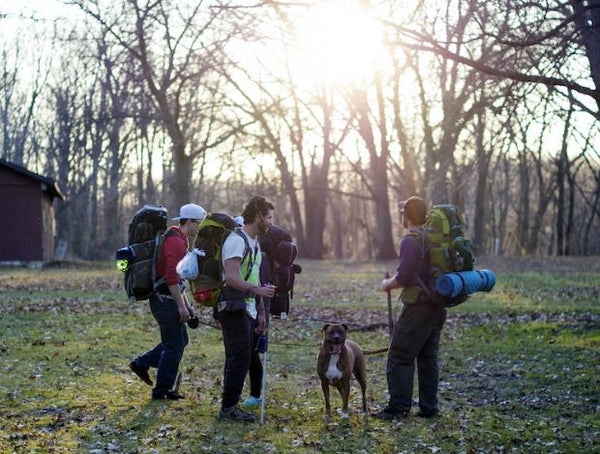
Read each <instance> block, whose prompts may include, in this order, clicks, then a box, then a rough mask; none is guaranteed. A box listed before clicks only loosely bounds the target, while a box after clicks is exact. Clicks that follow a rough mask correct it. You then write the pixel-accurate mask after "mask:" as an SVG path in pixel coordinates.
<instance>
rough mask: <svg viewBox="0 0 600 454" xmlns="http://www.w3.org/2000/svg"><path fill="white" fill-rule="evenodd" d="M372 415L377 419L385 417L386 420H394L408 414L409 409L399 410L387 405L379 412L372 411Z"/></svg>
mask: <svg viewBox="0 0 600 454" xmlns="http://www.w3.org/2000/svg"><path fill="white" fill-rule="evenodd" d="M371 416H372V417H373V418H376V419H384V420H386V421H393V420H395V419H402V418H406V417H407V416H408V412H407V411H398V410H394V409H393V408H391V407H389V406H387V405H386V406H385V407H384V408H383V409H382V410H379V411H378V412H375V413H371Z"/></svg>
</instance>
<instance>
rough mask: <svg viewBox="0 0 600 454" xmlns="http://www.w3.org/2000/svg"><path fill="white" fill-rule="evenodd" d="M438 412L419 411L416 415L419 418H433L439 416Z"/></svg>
mask: <svg viewBox="0 0 600 454" xmlns="http://www.w3.org/2000/svg"><path fill="white" fill-rule="evenodd" d="M439 415H440V414H439V412H438V411H430V412H426V411H420V412H418V413H417V416H418V417H419V418H435V417H437V416H439Z"/></svg>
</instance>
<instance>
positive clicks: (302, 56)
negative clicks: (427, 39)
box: [295, 0, 383, 83]
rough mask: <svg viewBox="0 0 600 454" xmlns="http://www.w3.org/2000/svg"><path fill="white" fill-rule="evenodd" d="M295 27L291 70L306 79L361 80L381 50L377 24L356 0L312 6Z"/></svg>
mask: <svg viewBox="0 0 600 454" xmlns="http://www.w3.org/2000/svg"><path fill="white" fill-rule="evenodd" d="M295 29H296V45H297V50H298V52H297V55H296V59H297V65H296V66H297V67H296V69H295V72H296V75H297V76H299V77H300V78H302V79H304V80H305V81H307V82H313V83H314V82H327V83H344V82H361V81H363V80H365V79H367V78H368V77H369V76H370V74H371V73H372V72H373V69H374V64H375V63H376V62H377V60H378V59H379V58H380V55H381V54H382V53H383V46H382V34H381V28H380V26H379V25H378V24H377V22H376V21H375V20H374V18H373V17H371V15H370V14H369V12H368V10H366V9H364V8H361V7H360V6H359V5H358V2H357V1H356V0H354V1H351V0H332V1H327V2H324V3H322V4H321V5H318V6H315V7H313V8H311V9H310V10H309V11H308V12H307V13H306V14H305V15H304V16H303V17H302V18H300V19H299V21H298V22H297V23H296V27H295Z"/></svg>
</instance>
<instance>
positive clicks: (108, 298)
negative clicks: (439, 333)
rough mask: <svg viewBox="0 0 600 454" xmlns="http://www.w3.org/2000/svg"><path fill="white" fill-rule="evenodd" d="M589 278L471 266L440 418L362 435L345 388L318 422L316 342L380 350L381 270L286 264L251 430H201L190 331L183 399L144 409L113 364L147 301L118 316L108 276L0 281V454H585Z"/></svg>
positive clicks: (591, 303) (379, 363)
mask: <svg viewBox="0 0 600 454" xmlns="http://www.w3.org/2000/svg"><path fill="white" fill-rule="evenodd" d="M598 262H600V260H598V258H588V259H573V258H569V259H563V260H558V259H544V260H541V259H510V260H503V261H498V260H496V261H493V260H491V259H489V260H487V261H486V260H484V259H482V260H481V263H479V267H490V268H491V269H493V270H495V271H496V274H497V284H496V288H495V289H494V290H493V291H492V292H491V293H489V294H477V295H475V296H473V297H472V298H471V299H470V300H469V301H468V302H467V303H465V304H463V305H461V306H458V307H456V308H453V309H450V310H449V314H448V320H447V322H446V325H445V328H444V331H443V338H442V346H441V356H440V362H441V377H440V378H441V383H440V405H441V416H440V417H439V418H436V419H433V420H423V419H421V418H418V417H416V416H411V417H409V418H407V419H405V420H402V421H399V422H395V423H389V422H385V421H378V420H374V419H372V418H369V419H367V420H365V419H364V418H363V416H362V415H361V414H360V413H359V412H358V408H360V392H359V390H358V387H357V386H356V383H355V382H353V390H352V394H351V415H350V418H349V419H347V420H343V419H341V418H340V415H339V414H337V413H336V414H334V415H333V417H332V419H331V421H330V422H329V423H326V422H325V420H324V419H323V397H322V393H321V391H320V386H319V382H318V380H317V378H316V372H315V359H316V354H317V349H318V345H319V343H320V329H321V327H322V325H323V324H324V323H326V322H328V321H342V322H345V323H347V324H348V325H349V326H350V329H351V331H350V333H349V337H350V338H352V339H353V340H355V341H357V342H358V343H359V344H360V345H361V346H362V347H363V349H364V350H372V349H377V348H381V347H386V346H387V344H388V334H387V328H386V327H385V326H382V325H383V324H384V323H385V322H386V321H387V309H386V298H385V294H382V293H380V292H378V291H376V289H377V287H378V283H379V281H380V280H381V277H382V275H383V272H384V271H385V269H386V268H387V269H390V270H392V269H393V267H394V264H393V263H386V264H374V263H362V264H357V263H335V262H332V261H325V262H302V261H301V262H300V263H301V264H302V265H303V267H304V272H303V273H302V274H301V275H300V276H298V279H297V288H296V291H295V298H294V300H293V309H292V313H291V315H290V317H289V319H288V320H287V321H285V322H283V321H280V320H274V321H272V322H271V329H270V348H269V352H268V389H267V405H266V411H265V424H264V425H263V426H260V425H259V424H258V423H256V424H251V425H235V424H227V423H220V422H217V421H216V415H217V412H218V410H219V402H220V393H221V379H222V369H223V345H222V339H221V336H220V331H218V330H216V329H214V328H212V327H210V326H206V325H201V327H200V328H198V329H196V330H190V338H191V343H190V345H189V346H188V348H187V349H186V352H185V355H184V359H183V362H182V370H183V372H184V378H183V383H182V386H181V391H182V392H183V393H185V394H186V396H187V397H188V398H187V399H185V400H182V401H177V402H156V401H152V400H150V388H149V387H147V386H146V385H144V384H143V383H142V382H141V381H139V379H137V377H136V376H134V375H133V374H132V373H131V372H130V371H129V369H128V367H127V364H128V362H129V361H130V360H131V359H132V358H134V357H135V356H136V355H138V354H140V353H142V352H144V351H145V350H147V349H148V348H150V347H152V346H153V345H154V344H155V343H156V342H157V340H158V330H157V328H156V326H155V322H154V320H153V318H152V316H151V314H150V311H149V308H148V306H147V303H146V302H138V303H135V304H131V303H128V302H127V301H126V299H125V297H124V293H123V290H122V286H121V279H122V275H121V274H120V273H119V272H118V271H116V270H115V269H114V268H113V267H112V264H109V263H100V264H90V263H79V264H69V265H68V266H63V267H56V268H45V269H42V270H31V269H17V268H6V269H0V452H3V453H4V452H19V453H20V452H88V453H122V452H127V453H133V452H141V453H161V452H191V453H192V452H193V453H195V452H209V453H219V452H223V453H229V452H231V453H239V452H249V453H265V452H267V453H268V452H291V451H293V452H301V453H302V452H306V453H308V452H325V453H334V452H337V453H392V452H398V453H400V452H405V453H438V452H439V453H455V452H456V453H458V452H464V453H504V452H517V453H553V452H555V453H565V452H573V453H584V452H585V453H591V452H600V418H599V416H598V415H599V414H600V412H599V410H600V402H599V396H600V380H599V378H598V377H599V375H600V303H599V300H600V298H599V297H600V265H599V264H598ZM394 309H395V311H396V312H397V311H398V310H399V306H398V305H397V304H396V303H394ZM204 321H206V322H209V321H210V317H209V311H207V310H205V311H204ZM374 327H375V328H374ZM385 364H386V356H385V354H383V355H382V354H380V355H370V356H368V361H367V368H368V371H367V372H368V376H369V390H368V393H369V406H370V408H371V409H373V410H374V409H377V408H378V407H379V406H381V405H383V404H384V403H385V401H386V391H387V388H386V379H385ZM246 396H247V394H244V396H243V397H244V398H245V397H246ZM332 404H333V406H334V408H339V407H340V405H341V399H340V398H339V396H338V394H337V392H334V393H332Z"/></svg>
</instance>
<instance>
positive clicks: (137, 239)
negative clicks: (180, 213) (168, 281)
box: [116, 205, 167, 301]
mask: <svg viewBox="0 0 600 454" xmlns="http://www.w3.org/2000/svg"><path fill="white" fill-rule="evenodd" d="M166 229H167V209H166V208H165V207H163V206H161V205H144V206H143V207H142V208H141V209H140V210H138V211H137V212H136V213H135V215H134V216H133V219H132V220H131V222H130V223H129V233H128V240H127V246H126V247H124V248H121V249H119V250H118V251H117V253H116V260H117V268H118V269H119V270H121V271H124V272H125V277H124V284H125V292H126V293H127V297H128V298H129V300H130V301H135V300H137V301H140V300H145V299H148V298H149V297H150V295H152V294H153V293H154V292H155V286H156V285H157V281H156V265H157V262H158V253H159V252H160V246H161V245H162V243H163V241H164V237H165V234H166Z"/></svg>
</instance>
